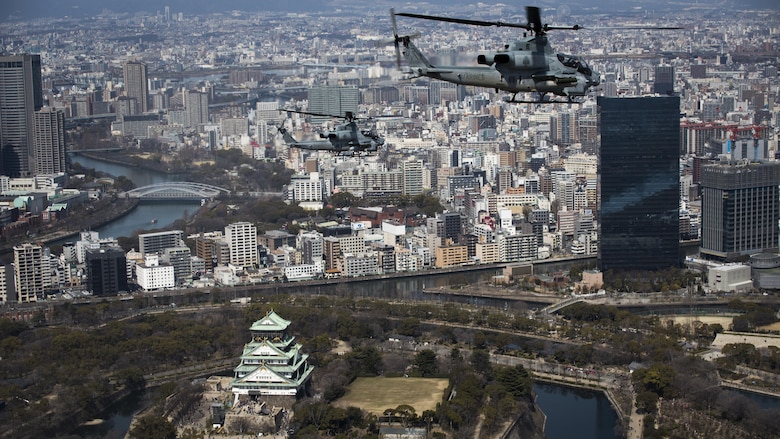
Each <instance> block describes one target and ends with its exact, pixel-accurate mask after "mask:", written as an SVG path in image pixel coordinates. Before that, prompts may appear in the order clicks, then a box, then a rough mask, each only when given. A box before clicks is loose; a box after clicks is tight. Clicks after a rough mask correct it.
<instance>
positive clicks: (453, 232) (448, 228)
mask: <svg viewBox="0 0 780 439" xmlns="http://www.w3.org/2000/svg"><path fill="white" fill-rule="evenodd" d="M441 219H442V220H443V221H444V239H445V240H448V239H451V240H452V242H453V243H456V244H457V243H458V240H459V239H460V235H461V234H463V221H462V218H461V216H460V213H458V212H445V213H442V214H441Z"/></svg>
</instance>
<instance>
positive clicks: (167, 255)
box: [162, 245, 211, 285]
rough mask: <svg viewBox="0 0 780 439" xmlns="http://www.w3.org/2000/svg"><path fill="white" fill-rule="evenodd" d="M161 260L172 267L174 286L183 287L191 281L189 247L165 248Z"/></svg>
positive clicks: (190, 252) (190, 254) (190, 253)
mask: <svg viewBox="0 0 780 439" xmlns="http://www.w3.org/2000/svg"><path fill="white" fill-rule="evenodd" d="M162 260H163V262H167V263H168V264H170V265H172V266H173V278H174V279H175V281H176V285H183V284H184V283H185V282H187V281H189V280H192V251H191V250H190V248H189V247H187V246H186V245H182V246H179V247H169V248H166V249H165V250H163V256H162ZM209 264H211V261H209Z"/></svg>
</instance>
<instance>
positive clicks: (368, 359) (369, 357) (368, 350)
mask: <svg viewBox="0 0 780 439" xmlns="http://www.w3.org/2000/svg"><path fill="white" fill-rule="evenodd" d="M348 361H349V364H350V366H352V372H353V373H354V374H355V375H357V376H360V375H364V376H365V375H368V376H376V375H379V372H380V370H381V368H382V354H380V353H379V351H378V350H377V349H376V348H375V347H373V346H367V347H360V348H356V349H353V350H352V352H351V353H350V354H349V357H348Z"/></svg>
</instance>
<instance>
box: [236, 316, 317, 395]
mask: <svg viewBox="0 0 780 439" xmlns="http://www.w3.org/2000/svg"><path fill="white" fill-rule="evenodd" d="M289 326H290V322H289V321H288V320H285V319H283V318H281V317H279V315H278V314H276V313H275V312H273V311H270V312H268V313H267V314H266V315H265V317H263V318H262V319H260V320H258V321H256V322H254V323H253V324H252V326H251V327H250V328H249V331H250V333H251V334H252V340H251V341H250V342H249V343H247V344H245V345H244V352H243V354H241V363H240V364H239V365H238V366H237V367H236V368H235V369H233V371H234V373H235V377H234V379H233V381H232V382H231V384H230V386H231V388H232V391H233V395H234V399H235V400H238V399H239V398H240V397H241V396H270V395H279V396H297V395H298V392H299V391H300V390H301V389H303V388H304V386H305V385H306V383H307V382H308V381H309V379H310V378H311V373H312V371H313V370H314V366H311V365H309V363H308V361H307V359H308V358H309V355H308V354H304V353H302V352H301V345H300V344H298V343H296V342H295V337H293V336H292V335H290V334H288V333H287V328H288V327H289Z"/></svg>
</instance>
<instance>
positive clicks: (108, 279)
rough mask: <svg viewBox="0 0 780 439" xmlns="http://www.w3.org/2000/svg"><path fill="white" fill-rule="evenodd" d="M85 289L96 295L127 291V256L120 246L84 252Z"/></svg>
mask: <svg viewBox="0 0 780 439" xmlns="http://www.w3.org/2000/svg"><path fill="white" fill-rule="evenodd" d="M86 266H87V289H88V290H89V291H90V292H91V293H92V294H94V295H96V296H109V295H110V296H114V295H117V294H119V293H120V292H123V291H127V256H126V254H125V252H124V250H122V249H121V248H120V247H118V246H116V247H110V248H98V249H89V250H87V253H86Z"/></svg>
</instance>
